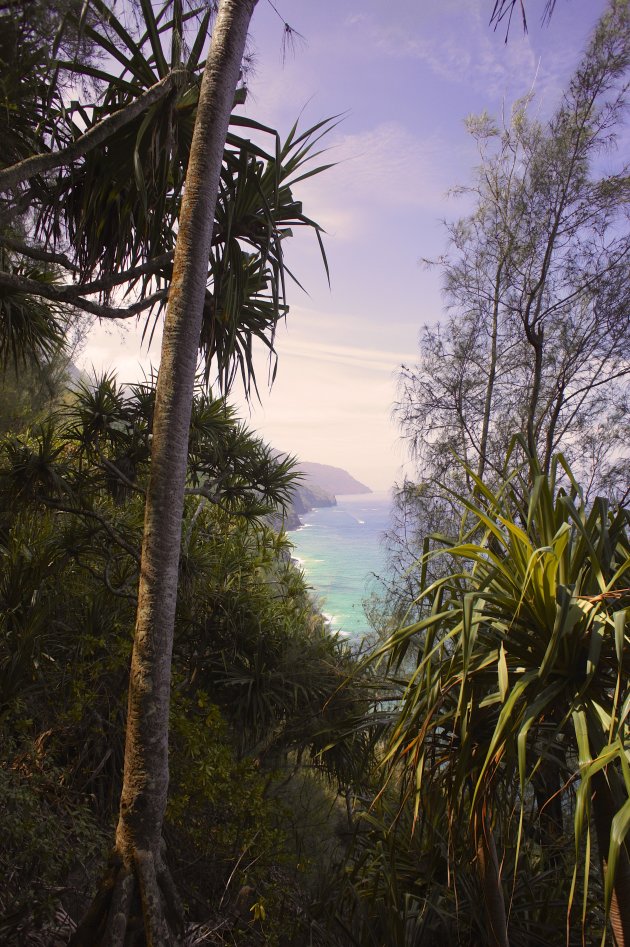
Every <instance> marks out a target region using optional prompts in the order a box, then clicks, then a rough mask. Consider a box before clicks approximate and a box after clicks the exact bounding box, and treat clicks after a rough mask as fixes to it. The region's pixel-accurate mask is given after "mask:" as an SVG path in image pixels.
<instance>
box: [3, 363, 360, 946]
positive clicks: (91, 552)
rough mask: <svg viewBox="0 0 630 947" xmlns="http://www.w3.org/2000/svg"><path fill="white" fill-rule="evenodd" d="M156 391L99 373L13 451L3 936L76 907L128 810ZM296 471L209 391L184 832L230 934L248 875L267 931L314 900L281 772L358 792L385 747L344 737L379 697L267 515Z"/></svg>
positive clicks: (184, 681)
mask: <svg viewBox="0 0 630 947" xmlns="http://www.w3.org/2000/svg"><path fill="white" fill-rule="evenodd" d="M152 393H153V389H152V386H151V384H150V383H148V382H147V383H146V384H143V385H138V386H133V387H130V388H127V389H122V388H121V387H119V386H118V384H117V382H116V380H115V378H113V377H104V378H100V379H97V380H96V381H95V382H94V383H92V384H89V383H87V382H86V383H83V384H82V385H81V386H80V388H79V389H78V391H76V392H75V393H74V395H73V396H72V398H71V400H70V401H69V403H68V404H67V405H65V406H63V407H62V408H61V409H59V410H58V411H57V412H56V413H55V414H53V415H52V416H51V417H49V418H48V419H47V421H46V422H45V423H44V424H43V425H40V426H35V427H34V428H32V429H30V430H29V429H27V430H23V431H22V432H17V433H14V434H12V435H9V436H7V437H6V438H5V440H4V441H3V444H2V448H1V459H0V491H1V498H2V502H1V503H0V508H1V509H2V510H3V514H2V519H1V523H0V555H1V557H2V569H1V570H0V575H1V576H2V578H1V580H0V616H1V617H0V630H1V655H2V658H1V667H0V674H1V687H0V690H1V693H2V734H3V754H2V777H1V778H2V780H3V786H4V790H5V791H4V792H3V803H2V825H3V833H4V838H5V847H4V849H3V856H2V857H3V865H4V867H5V869H6V871H5V883H4V884H3V889H2V895H1V897H2V911H1V912H0V913H1V914H2V916H3V918H4V920H3V924H4V927H3V938H4V941H5V942H15V943H20V942H21V941H20V937H24V936H26V935H25V934H24V932H22V933H21V934H20V933H19V930H20V924H21V923H22V922H27V923H29V924H32V923H33V922H34V921H41V920H43V919H45V918H46V916H47V913H48V914H49V913H50V912H51V911H53V909H54V910H57V911H58V910H59V905H60V903H63V905H65V909H66V910H68V911H70V912H71V913H72V914H73V916H75V917H76V912H77V909H78V907H80V906H81V905H82V904H83V898H84V896H85V893H86V890H87V889H88V888H89V885H90V883H93V880H94V873H95V871H96V870H97V869H98V866H99V864H100V859H101V858H102V855H103V851H104V846H105V844H106V840H107V836H108V830H109V826H110V823H111V820H112V818H113V817H114V816H115V812H116V805H117V800H118V791H119V786H120V779H121V767H122V758H123V735H124V717H125V696H126V679H127V675H128V664H129V652H130V647H131V629H132V627H133V614H134V608H135V595H134V591H135V586H136V582H137V570H138V545H139V541H140V537H141V531H142V492H143V488H144V483H145V478H146V473H147V456H148V443H149V438H150V419H151V405H152ZM290 468H291V464H290V461H288V460H284V461H281V460H278V459H277V458H275V457H274V455H273V453H272V452H271V451H270V450H269V449H268V448H266V447H265V445H263V444H262V443H261V442H260V441H259V440H257V439H256V438H255V437H253V436H252V435H251V434H249V433H248V432H247V431H246V430H245V429H244V428H243V427H242V425H240V424H239V423H238V422H237V421H236V420H235V418H234V416H233V413H232V412H231V411H230V409H229V408H227V407H226V405H225V404H224V403H223V402H222V401H218V402H213V401H212V400H211V399H209V398H208V397H207V396H206V395H203V394H202V393H200V394H199V396H198V397H197V399H196V401H195V410H194V413H193V423H192V431H191V453H190V465H189V482H190V487H189V492H190V495H189V498H188V499H187V504H186V516H185V523H184V537H185V540H184V550H183V555H182V562H181V572H180V600H179V605H178V616H177V632H176V645H175V682H174V689H173V707H172V722H171V726H172V734H173V735H172V743H171V745H172V754H171V771H172V788H171V795H170V803H169V810H168V819H167V827H166V838H167V842H168V845H169V848H170V850H171V851H172V861H173V864H174V865H176V866H177V867H176V871H177V876H178V881H179V882H180V884H181V890H182V895H183V897H184V898H185V899H186V901H187V903H188V907H189V910H190V914H191V916H192V917H193V918H194V917H200V918H202V919H204V920H205V921H207V920H208V918H209V916H210V915H211V914H212V912H213V911H214V912H216V916H217V918H218V921H217V923H219V922H220V924H222V925H223V926H224V927H225V928H226V929H227V928H228V927H229V926H230V924H231V923H232V921H231V920H230V918H231V913H230V912H231V908H232V907H233V904H234V900H235V898H236V896H237V895H238V892H239V891H240V889H241V888H242V887H243V886H244V885H245V884H247V885H248V886H250V887H251V888H252V892H253V891H254V889H255V891H256V897H254V898H253V901H256V900H257V898H258V896H260V898H265V900H266V903H267V910H266V915H267V921H266V927H267V928H269V930H270V931H271V932H273V930H274V929H275V928H276V927H277V925H278V923H279V916H280V914H279V912H280V908H279V904H280V902H281V901H282V900H283V898H284V899H285V900H287V899H289V900H290V898H291V897H293V898H294V899H297V900H298V901H299V900H300V897H302V898H303V899H304V898H305V896H304V895H303V894H302V895H300V893H299V892H300V886H301V884H302V882H301V881H299V880H298V879H299V876H300V874H301V875H302V876H307V875H308V866H307V865H304V864H303V865H302V869H301V871H298V870H297V867H296V866H297V863H298V861H299V860H300V856H299V855H298V854H297V853H296V845H297V847H298V848H299V847H300V846H301V845H303V844H304V843H303V842H300V841H299V839H300V837H301V831H300V828H299V826H298V828H297V835H296V836H294V837H293V839H291V838H290V837H289V836H288V834H287V832H286V826H285V818H284V815H283V803H282V802H281V801H278V800H277V799H276V800H275V801H272V797H273V796H274V794H277V792H279V791H280V790H279V789H278V781H279V780H281V779H282V778H284V777H282V773H283V772H284V773H285V774H289V773H290V772H291V770H292V769H293V768H296V769H297V767H298V766H299V764H300V763H302V765H303V766H306V769H307V772H311V773H314V772H315V771H318V772H321V773H322V774H324V773H327V774H328V775H329V776H330V777H332V778H333V779H334V781H335V782H334V785H335V786H336V785H339V786H344V785H347V784H349V782H350V781H351V780H352V779H353V777H354V772H355V771H356V770H358V769H359V768H361V767H362V766H363V764H364V759H365V753H366V749H367V746H366V743H365V740H363V739H362V738H361V737H360V736H358V737H357V736H352V735H350V736H347V737H345V738H344V739H343V740H342V741H341V743H339V741H338V737H339V734H340V733H342V734H343V733H344V731H346V730H347V731H351V730H352V727H351V723H350V721H351V719H352V717H353V716H356V715H357V714H359V713H360V712H362V711H363V710H364V709H365V706H366V705H365V699H364V697H363V696H362V693H361V688H358V687H357V688H355V689H354V691H353V692H352V693H350V692H348V691H347V690H343V691H341V690H340V685H341V684H342V683H343V681H344V680H345V678H346V677H347V675H348V673H349V671H350V668H351V666H352V658H351V655H350V653H349V652H348V650H347V649H346V648H344V646H343V645H342V644H341V643H340V642H339V641H338V640H337V639H336V638H334V637H332V636H331V635H330V634H329V633H328V632H327V630H326V627H325V624H324V621H323V619H322V617H321V616H320V615H319V614H318V613H317V612H316V611H315V610H314V608H313V606H312V604H311V602H310V599H309V596H308V592H307V590H306V588H305V585H304V580H303V577H302V576H301V573H300V572H299V571H298V570H297V569H296V568H295V566H294V565H293V563H292V561H291V559H290V554H289V547H288V545H287V541H286V539H285V538H284V537H282V536H278V535H277V534H276V533H275V532H273V531H272V530H271V529H270V528H269V527H268V526H266V525H265V522H264V515H265V514H266V513H268V512H269V511H270V510H275V509H276V507H277V505H278V503H280V502H281V501H283V500H284V499H286V497H287V495H288V491H289V487H290V478H291V470H290ZM210 695H211V696H210ZM331 744H334V746H332V747H330V745H331ZM329 747H330V748H329ZM300 779H301V780H302V781H303V780H304V779H305V777H304V776H301V777H300ZM323 786H324V784H323V783H320V782H319V781H318V779H317V778H316V777H314V776H311V777H310V782H309V780H308V779H307V782H306V784H304V786H303V792H304V793H305V796H307V797H317V796H318V795H321V796H322V798H323V796H324V795H325V793H324V788H323ZM274 787H275V788H274ZM270 794H271V795H270ZM280 795H281V796H282V792H280ZM333 800H334V794H333V795H332V796H331V797H330V803H329V805H330V804H332V802H333ZM296 811H299V807H298V809H297V810H296ZM296 839H297V842H296ZM333 841H334V840H333ZM332 847H333V848H334V845H332ZM287 903H288V901H287ZM305 904H306V901H305ZM272 905H273V907H272ZM248 910H249V905H248V908H247V910H246V912H245V923H244V931H245V933H244V934H243V935H242V936H243V937H246V931H247V929H248V922H249V921H250V920H251V918H252V915H248V914H247V911H248ZM287 911H288V908H287ZM287 917H288V915H287ZM287 917H285V918H284V920H285V922H286V923H288V921H287ZM241 920H242V919H241ZM296 923H297V922H296ZM298 927H299V925H298ZM226 936H227V935H226ZM269 936H270V937H271V934H269ZM12 938H13V940H12ZM270 942H271V941H270Z"/></svg>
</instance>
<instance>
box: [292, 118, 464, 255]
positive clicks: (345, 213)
mask: <svg viewBox="0 0 630 947" xmlns="http://www.w3.org/2000/svg"><path fill="white" fill-rule="evenodd" d="M450 151H451V150H450V149H448V148H447V147H446V144H445V142H444V141H443V139H442V137H441V136H440V134H439V133H438V132H434V133H433V134H427V135H424V136H422V137H419V136H417V135H414V134H413V133H412V132H411V131H409V129H408V128H406V127H405V126H404V125H402V124H401V123H400V122H396V121H387V122H380V123H379V124H378V125H375V126H374V127H372V128H367V129H365V130H364V131H359V132H355V133H350V134H345V135H337V136H336V137H334V138H332V139H331V140H330V142H329V143H327V152H326V154H325V156H324V159H323V160H325V161H331V162H334V163H335V166H334V167H333V168H331V169H329V170H328V171H327V172H326V173H325V174H324V175H322V177H321V178H320V177H314V178H311V179H309V180H308V181H304V182H303V183H302V184H300V196H301V197H302V198H303V200H304V202H305V204H306V202H307V201H308V206H313V207H317V219H318V221H319V222H320V223H321V224H322V226H323V227H324V229H325V230H326V231H327V232H328V233H330V234H332V235H334V236H335V237H338V238H341V239H346V240H349V239H353V238H356V237H359V236H361V234H362V233H365V232H366V230H368V231H369V230H370V229H372V228H374V227H375V226H377V227H378V226H379V223H378V221H379V220H382V212H383V211H385V212H387V213H393V212H396V211H400V210H401V209H402V210H417V209H418V208H421V209H424V210H428V211H430V212H431V213H434V214H441V213H442V212H443V210H444V196H445V193H446V191H447V190H448V188H449V186H450V184H451V183H452V180H453V172H452V170H450V160H449V152H450Z"/></svg>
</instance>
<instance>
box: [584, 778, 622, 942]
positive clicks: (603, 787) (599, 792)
mask: <svg viewBox="0 0 630 947" xmlns="http://www.w3.org/2000/svg"><path fill="white" fill-rule="evenodd" d="M593 790H594V792H593V815H594V817H595V829H596V831H597V845H598V848H599V857H600V861H601V865H602V877H604V878H605V877H606V872H607V871H608V849H609V847H610V829H611V826H612V820H613V818H614V817H615V814H616V812H617V808H618V807H617V806H616V805H615V801H614V797H613V792H612V789H611V787H610V785H609V782H608V776H607V775H606V772H605V771H603V770H600V771H599V772H597V773H595V774H594V775H593ZM609 920H610V927H611V930H612V935H613V941H614V943H615V947H630V858H629V857H628V850H627V848H626V844H625V842H622V843H621V848H620V851H619V858H618V860H617V867H616V871H615V880H614V882H613V890H612V898H611V902H610V916H609Z"/></svg>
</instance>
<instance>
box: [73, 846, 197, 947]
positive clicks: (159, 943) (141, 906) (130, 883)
mask: <svg viewBox="0 0 630 947" xmlns="http://www.w3.org/2000/svg"><path fill="white" fill-rule="evenodd" d="M156 862H157V864H156ZM183 918H184V912H183V907H182V903H181V900H180V898H179V895H178V893H177V889H176V888H175V884H174V882H173V879H172V877H171V874H170V872H169V870H168V868H167V867H166V865H165V864H164V862H163V861H162V858H161V857H159V856H158V858H157V860H156V859H154V857H153V854H152V853H151V852H149V851H136V852H134V854H133V861H132V863H131V864H129V865H126V864H124V862H123V859H122V858H121V856H120V855H119V854H118V853H117V852H114V853H113V854H112V856H111V857H110V859H109V864H108V868H107V872H106V874H105V877H104V878H103V880H102V882H101V884H100V887H99V889H98V891H97V893H96V896H95V898H94V900H93V902H92V904H91V906H90V908H89V910H88V912H87V913H86V915H85V917H84V918H83V920H82V921H81V923H80V924H79V926H78V927H77V929H76V931H75V932H74V934H73V935H72V938H71V940H70V942H69V945H68V947H133V945H135V944H138V943H139V944H143V945H146V947H174V945H175V944H176V943H177V941H178V938H179V935H180V934H181V933H182V932H183Z"/></svg>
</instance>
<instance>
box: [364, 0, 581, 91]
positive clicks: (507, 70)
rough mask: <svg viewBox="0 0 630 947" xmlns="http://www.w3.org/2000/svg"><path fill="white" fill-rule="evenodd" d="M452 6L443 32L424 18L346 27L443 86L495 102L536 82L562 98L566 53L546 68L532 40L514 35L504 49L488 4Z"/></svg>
mask: <svg viewBox="0 0 630 947" xmlns="http://www.w3.org/2000/svg"><path fill="white" fill-rule="evenodd" d="M447 6H448V5H445V7H447ZM450 6H451V8H450V9H448V8H445V9H444V10H443V11H442V18H441V20H440V28H439V31H438V30H436V29H435V26H434V25H427V23H426V22H425V21H424V20H422V18H420V17H419V16H415V17H414V18H413V20H412V18H410V17H408V18H407V20H406V21H405V22H402V23H401V22H400V21H398V22H392V20H391V19H389V18H388V19H385V16H383V18H382V19H381V18H380V17H376V16H374V15H373V14H359V15H353V16H349V17H347V18H346V21H345V25H346V28H347V29H348V31H349V32H351V33H352V34H353V36H354V42H355V43H356V44H358V45H359V46H360V47H362V48H364V49H366V48H369V49H370V50H371V51H372V53H373V54H374V55H376V56H380V57H386V58H388V59H392V60H399V61H400V60H405V59H414V60H418V61H421V62H423V63H424V64H425V65H426V66H427V67H428V68H429V69H430V70H431V72H432V73H433V74H434V75H435V76H437V77H439V78H440V80H444V81H448V82H451V83H454V84H467V85H469V86H472V87H473V88H474V89H476V90H477V91H482V92H483V93H484V94H485V95H486V96H487V97H488V99H489V100H490V101H501V100H502V99H503V98H504V97H506V96H507V97H514V96H519V95H521V94H523V93H524V92H525V91H527V89H528V88H529V86H530V84H531V83H532V81H533V80H534V78H536V88H537V90H538V92H539V93H540V94H541V95H545V96H546V97H547V95H548V93H550V92H551V93H554V94H557V92H558V90H559V88H560V85H559V82H558V75H560V74H562V75H563V74H564V72H565V66H566V55H568V54H563V51H562V49H560V50H558V51H557V56H556V55H554V57H553V61H552V62H551V64H541V62H540V59H539V56H538V55H537V54H536V52H535V51H534V49H533V47H532V42H531V38H530V35H529V34H523V33H522V32H521V31H519V30H516V29H514V30H512V33H511V34H510V40H509V43H504V42H503V41H502V38H501V36H500V35H497V34H496V33H494V32H493V31H492V30H491V29H490V28H489V25H488V16H487V12H488V6H487V3H486V2H484V3H482V4H480V3H479V2H478V0H472V2H462V0H460V2H459V3H458V4H456V5H455V6H453V5H450ZM449 14H450V15H449ZM412 24H413V25H412ZM571 59H572V61H574V53H573V56H572V57H571Z"/></svg>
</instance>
